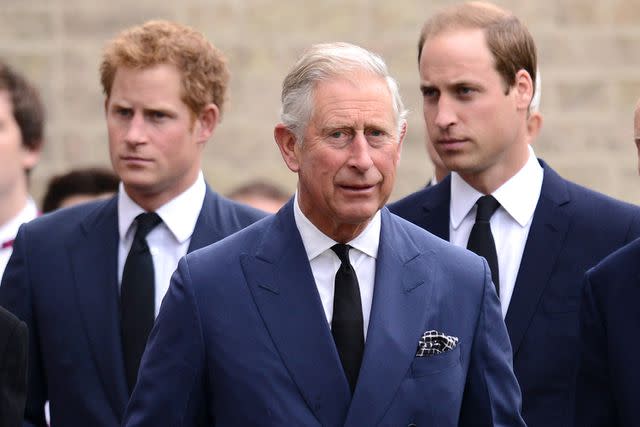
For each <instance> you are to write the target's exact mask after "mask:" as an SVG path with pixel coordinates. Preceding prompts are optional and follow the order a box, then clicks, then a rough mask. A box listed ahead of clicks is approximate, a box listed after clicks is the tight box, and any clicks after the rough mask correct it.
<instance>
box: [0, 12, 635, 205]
mask: <svg viewBox="0 0 640 427" xmlns="http://www.w3.org/2000/svg"><path fill="white" fill-rule="evenodd" d="M451 3H453V2H451V1H443V0H422V1H418V0H396V1H390V0H342V1H339V0H319V1H315V2H311V1H293V0H278V1H275V0H271V1H269V0H181V1H170V0H169V1H164V2H158V1H157V0H136V1H134V2H132V1H130V0H110V1H96V0H0V56H1V57H2V58H4V59H5V60H6V61H8V62H9V63H11V64H13V65H14V66H15V67H17V68H19V69H21V70H23V71H24V72H25V73H26V74H27V75H28V76H29V77H30V78H31V79H32V80H33V81H35V82H36V84H37V85H38V86H39V87H40V89H41V90H42V93H43V97H44V99H45V102H46V105H47V109H48V123H47V130H46V135H47V145H46V148H45V151H44V155H43V159H42V161H41V163H40V164H39V165H38V168H37V170H36V171H35V172H34V175H33V177H32V187H33V193H34V195H35V196H36V198H38V200H39V199H40V197H41V196H42V192H43V188H44V185H45V183H46V180H47V179H48V178H49V177H50V176H51V175H52V174H56V173H60V172H64V171H66V170H67V169H69V168H71V167H79V166H86V165H108V164H109V163H108V162H109V160H108V154H107V138H106V129H105V124H104V113H103V102H104V99H103V96H102V94H101V89H100V85H99V81H98V64H99V60H100V53H101V49H102V47H103V45H104V43H105V42H106V41H107V40H108V39H110V38H111V37H113V36H114V35H115V34H116V33H117V32H118V31H119V30H121V29H123V28H125V27H128V26H131V25H134V24H139V23H142V22H144V21H145V20H148V19H152V18H164V19H170V20H175V21H178V22H182V23H185V24H188V25H191V26H193V27H194V28H196V29H198V30H200V31H202V32H204V33H205V35H206V36H207V37H208V38H209V39H210V40H212V41H213V42H214V44H216V45H217V46H218V47H219V48H221V49H222V50H223V51H224V52H225V53H226V54H227V56H228V58H229V61H230V68H231V72H232V83H231V88H230V93H229V98H230V102H229V104H228V106H227V108H226V113H225V116H224V118H223V122H222V124H221V125H220V126H219V128H218V130H217V131H216V134H215V135H214V137H213V138H212V139H211V140H210V141H209V144H208V147H207V149H206V154H205V163H204V171H205V176H206V177H207V179H208V181H209V183H210V184H211V185H212V186H213V187H214V188H216V189H217V190H218V191H220V192H221V193H226V192H227V191H229V190H230V189H231V188H233V187H234V186H236V185H238V184H241V183H243V182H245V181H247V180H250V179H256V178H257V179H266V180H270V181H274V182H279V183H281V185H282V186H284V188H286V189H288V190H291V191H293V190H294V186H295V176H294V175H293V174H292V173H291V172H289V170H288V169H287V168H286V167H285V165H284V163H283V162H282V160H281V158H280V155H279V153H278V150H277V148H276V145H275V143H274V142H273V126H274V124H275V123H276V122H277V120H278V110H279V93H280V85H281V82H282V79H283V77H284V76H285V75H286V73H287V71H288V69H289V67H290V66H291V65H292V64H293V63H294V60H295V59H296V57H297V56H298V55H299V54H300V53H301V51H302V50H303V49H304V48H305V47H307V46H309V45H310V44H312V43H315V42H324V41H349V42H353V43H356V44H360V45H362V46H364V47H366V48H368V49H371V50H373V51H376V52H378V53H380V54H381V55H382V56H383V57H384V58H385V59H386V61H387V63H388V64H389V66H390V69H391V72H392V74H393V75H394V76H395V77H396V78H397V79H398V80H399V83H400V87H401V90H402V94H403V96H404V99H405V102H406V104H407V106H408V107H409V109H410V111H411V113H410V115H409V132H408V136H407V139H406V140H405V145H404V149H403V156H402V160H401V163H400V169H399V174H398V182H397V185H396V190H395V192H394V194H393V196H392V199H397V198H398V197H401V196H403V195H406V194H408V193H410V192H412V191H414V190H415V189H417V188H419V187H421V186H422V185H424V184H425V182H426V181H427V180H428V179H429V177H430V176H431V173H432V168H431V165H430V164H429V162H428V161H427V155H426V151H425V149H424V142H423V141H424V138H425V136H424V135H425V131H424V124H423V120H422V104H421V97H420V94H419V90H418V84H419V83H418V73H417V65H416V43H417V38H418V33H419V30H420V28H421V25H422V23H423V22H424V20H425V19H426V18H427V17H428V16H429V15H430V14H431V13H432V12H433V11H434V10H435V9H436V8H439V7H441V6H443V5H447V4H451ZM498 4H500V5H502V6H504V7H507V8H508V9H511V10H513V11H514V12H515V13H516V14H517V15H518V16H519V17H520V18H521V19H523V21H524V22H526V23H527V25H528V26H529V28H530V30H531V32H532V33H533V35H534V38H535V39H536V41H537V44H538V50H539V58H540V68H541V70H542V107H541V110H542V112H543V114H544V119H545V120H544V127H543V130H542V134H541V135H540V137H539V138H538V140H537V141H536V143H535V146H534V148H535V150H536V152H537V154H538V155H539V156H540V157H543V158H544V159H545V160H547V162H548V163H550V164H551V165H552V166H553V167H555V168H556V169H557V170H558V171H559V172H560V173H561V174H562V175H564V176H565V177H568V178H570V179H573V180H575V181H577V182H579V183H581V184H583V185H586V186H588V187H592V188H595V189H597V190H599V191H602V192H605V193H607V194H610V195H612V196H614V197H618V198H622V199H625V200H628V201H631V202H634V203H638V202H640V177H638V176H637V158H636V152H635V147H634V144H633V130H632V128H633V126H632V111H633V106H634V103H635V100H636V99H637V98H638V97H640V0H607V1H592V0H539V1H525V0H509V1H506V0H505V1H500V2H498Z"/></svg>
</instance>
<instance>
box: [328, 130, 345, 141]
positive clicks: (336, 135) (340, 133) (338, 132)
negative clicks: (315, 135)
mask: <svg viewBox="0 0 640 427" xmlns="http://www.w3.org/2000/svg"><path fill="white" fill-rule="evenodd" d="M329 136H330V137H331V138H334V139H340V138H343V137H344V136H345V133H344V132H343V131H341V130H336V131H334V132H331V133H330V134H329Z"/></svg>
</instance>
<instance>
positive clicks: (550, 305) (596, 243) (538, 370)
mask: <svg viewBox="0 0 640 427" xmlns="http://www.w3.org/2000/svg"><path fill="white" fill-rule="evenodd" d="M540 163H541V165H542V167H543V169H544V178H543V182H542V191H541V193H540V199H539V200H538V205H537V206H536V210H535V213H534V216H533V222H532V224H531V229H530V231H529V236H528V238H527V242H526V244H525V248H524V253H523V255H522V260H521V262H520V269H519V270H518V275H517V278H516V284H515V289H514V291H513V296H512V297H511V302H510V304H509V309H508V310H507V315H506V318H505V323H506V325H507V330H508V331H509V338H511V346H512V348H513V353H514V359H513V367H514V372H515V374H516V377H517V378H518V381H519V383H520V387H521V389H522V414H523V416H524V419H525V421H526V422H527V425H529V426H530V427H567V426H571V425H573V421H572V420H573V407H574V388H575V374H576V365H577V360H578V351H577V345H578V310H579V304H580V295H581V291H582V283H583V278H584V273H585V272H586V271H587V269H589V268H590V267H592V266H594V265H595V264H597V263H598V262H599V261H600V260H602V259H603V258H604V257H606V256H607V255H609V254H610V253H611V252H613V251H615V250H616V249H618V248H620V247H621V246H623V245H624V244H626V243H627V242H629V241H631V240H633V239H634V238H635V237H637V236H640V209H638V208H637V207H635V206H632V205H630V204H627V203H623V202H620V201H618V200H614V199H612V198H609V197H607V196H604V195H602V194H599V193H596V192H594V191H591V190H588V189H586V188H584V187H581V186H578V185H576V184H574V183H571V182H569V181H567V180H565V179H563V178H561V177H560V176H559V175H558V174H557V173H556V172H555V171H553V169H551V168H550V167H549V166H548V165H546V164H545V163H544V162H542V161H540ZM450 200H451V177H447V178H446V179H445V180H443V181H442V183H441V184H438V185H436V186H434V187H430V188H428V189H425V190H421V191H418V192H417V193H414V194H412V195H409V196H407V197H406V198H404V199H402V200H400V201H398V202H396V203H394V204H392V205H390V206H389V209H390V210H391V211H392V212H395V213H396V214H398V215H399V216H401V217H403V218H405V219H407V220H409V221H411V222H413V223H414V224H417V225H419V226H420V227H422V228H424V229H426V230H428V231H430V232H432V233H434V234H435V235H437V236H440V237H442V238H443V239H446V240H448V239H449V202H450Z"/></svg>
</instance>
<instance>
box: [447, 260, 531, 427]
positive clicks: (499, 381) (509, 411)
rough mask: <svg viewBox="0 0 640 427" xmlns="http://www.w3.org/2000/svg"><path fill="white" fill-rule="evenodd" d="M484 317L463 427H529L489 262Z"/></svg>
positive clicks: (478, 332) (473, 357)
mask: <svg viewBox="0 0 640 427" xmlns="http://www.w3.org/2000/svg"><path fill="white" fill-rule="evenodd" d="M483 263H484V269H485V278H484V292H483V293H482V295H483V296H482V301H480V307H481V308H480V314H479V318H478V323H477V325H476V331H475V337H474V340H473V344H472V346H473V347H472V349H471V352H470V361H469V371H468V373H467V381H466V385H465V391H464V396H463V400H462V408H461V411H460V423H459V425H460V426H494V427H502V426H504V427H507V426H508V427H516V426H525V423H524V420H523V419H522V416H521V404H522V398H521V395H520V386H519V385H518V382H517V380H516V377H515V375H514V373H513V361H512V351H511V344H510V342H509V336H508V334H507V328H506V326H505V324H504V321H503V319H502V311H501V309H500V302H499V300H498V296H497V295H496V292H495V287H494V285H493V283H492V281H491V273H490V271H489V267H488V265H487V262H486V261H484V260H483Z"/></svg>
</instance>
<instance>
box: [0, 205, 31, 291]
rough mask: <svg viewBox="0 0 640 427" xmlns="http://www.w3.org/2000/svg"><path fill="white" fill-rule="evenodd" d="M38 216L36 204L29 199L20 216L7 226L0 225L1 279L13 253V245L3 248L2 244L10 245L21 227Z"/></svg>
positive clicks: (19, 213)
mask: <svg viewBox="0 0 640 427" xmlns="http://www.w3.org/2000/svg"><path fill="white" fill-rule="evenodd" d="M37 216H38V208H37V206H36V203H35V202H34V201H33V199H32V198H31V197H29V198H28V199H27V204H26V205H25V206H24V207H23V208H22V210H21V211H20V212H18V215H16V216H14V217H13V218H11V219H10V220H9V222H7V223H6V224H3V225H0V279H2V274H3V273H4V269H5V268H6V267H7V263H8V262H9V258H11V253H12V252H13V248H12V246H11V245H8V246H7V247H4V248H3V247H2V244H4V243H7V244H8V243H9V242H11V241H12V240H13V239H15V237H16V234H18V229H19V228H20V226H21V225H22V224H24V223H25V222H29V221H31V220H32V219H34V218H35V217H37Z"/></svg>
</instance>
